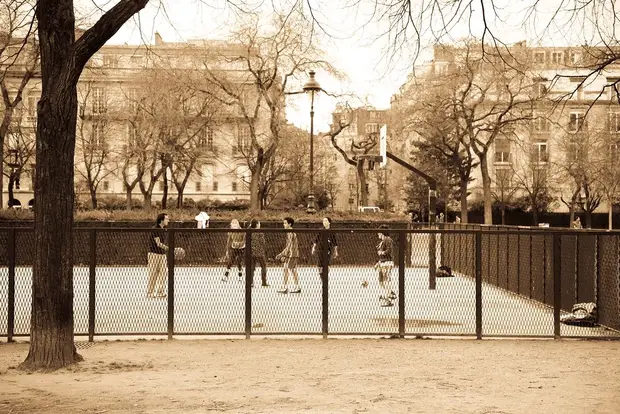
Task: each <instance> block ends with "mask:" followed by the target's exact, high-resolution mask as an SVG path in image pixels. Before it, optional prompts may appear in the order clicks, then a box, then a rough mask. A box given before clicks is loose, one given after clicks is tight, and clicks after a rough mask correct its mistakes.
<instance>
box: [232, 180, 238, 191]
mask: <svg viewBox="0 0 620 414" xmlns="http://www.w3.org/2000/svg"><path fill="white" fill-rule="evenodd" d="M232 191H233V193H236V192H237V182H236V181H233V182H232Z"/></svg>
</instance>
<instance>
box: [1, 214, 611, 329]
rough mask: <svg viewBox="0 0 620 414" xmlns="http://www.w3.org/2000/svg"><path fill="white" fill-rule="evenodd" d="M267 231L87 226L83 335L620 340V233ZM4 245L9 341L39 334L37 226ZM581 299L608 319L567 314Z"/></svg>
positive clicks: (82, 233)
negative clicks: (34, 323) (35, 328)
mask: <svg viewBox="0 0 620 414" xmlns="http://www.w3.org/2000/svg"><path fill="white" fill-rule="evenodd" d="M265 227H266V228H262V229H239V230H231V229H224V228H209V229H200V230H199V229H187V228H170V229H168V230H167V231H165V232H164V233H159V234H155V233H153V231H154V229H144V228H127V229H119V228H96V229H95V228H76V229H75V231H74V243H75V245H74V264H75V267H74V277H73V280H74V282H73V284H74V304H73V310H74V315H73V316H74V321H75V333H76V335H88V336H89V338H90V339H93V338H94V337H95V336H97V335H168V336H169V337H172V336H173V335H220V334H227V335H245V336H249V335H273V334H313V335H314V334H316V335H324V336H326V335H345V334H346V335H394V336H421V335H436V336H441V335H446V336H476V337H482V336H499V337H501V336H523V337H560V336H562V337H618V336H620V334H619V332H618V331H620V315H619V312H620V286H619V283H620V242H619V240H620V233H615V232H604V233H603V232H589V231H554V230H550V229H549V230H540V229H532V228H514V227H502V226H495V227H489V226H480V225H448V224H446V225H443V227H442V228H441V229H432V230H429V228H428V227H418V228H416V229H402V228H401V229H394V228H391V229H384V228H382V229H376V228H374V229H371V228H366V229H360V228H348V229H344V228H336V229H332V230H323V229H321V230H318V229H300V228H295V229H294V230H285V229H282V228H281V226H280V228H276V226H275V225H274V226H265ZM154 237H161V238H162V240H160V241H161V242H162V243H163V244H164V245H166V246H167V248H169V249H168V250H167V251H166V250H161V251H159V250H158V249H157V247H154V246H156V243H155V244H154V241H153V240H154ZM0 246H4V247H5V248H2V247H0V314H1V315H3V316H2V318H0V336H3V337H7V338H8V339H9V340H10V339H12V338H13V337H14V336H27V335H28V334H29V332H30V313H31V303H32V291H31V289H32V277H33V275H32V266H33V259H34V249H33V247H34V231H33V230H32V229H28V228H5V229H1V230H0ZM179 248H181V249H183V251H184V255H183V254H182V253H181V252H179ZM581 302H593V303H595V304H596V305H597V308H598V324H597V325H596V326H593V327H585V326H572V325H567V324H564V323H560V318H561V317H562V316H563V315H567V314H568V313H569V312H571V310H572V306H573V305H574V304H576V303H581ZM5 315H6V317H5Z"/></svg>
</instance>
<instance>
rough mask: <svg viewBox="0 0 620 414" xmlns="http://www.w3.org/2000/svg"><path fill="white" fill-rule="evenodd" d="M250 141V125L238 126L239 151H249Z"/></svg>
mask: <svg viewBox="0 0 620 414" xmlns="http://www.w3.org/2000/svg"><path fill="white" fill-rule="evenodd" d="M250 142H251V137H250V127H249V126H248V125H239V127H238V128H237V151H240V152H246V151H248V150H249V149H250ZM237 151H234V152H237Z"/></svg>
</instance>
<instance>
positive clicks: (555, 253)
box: [553, 233, 562, 339]
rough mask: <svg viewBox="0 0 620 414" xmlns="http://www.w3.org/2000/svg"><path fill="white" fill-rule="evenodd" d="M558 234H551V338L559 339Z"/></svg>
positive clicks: (559, 271)
mask: <svg viewBox="0 0 620 414" xmlns="http://www.w3.org/2000/svg"><path fill="white" fill-rule="evenodd" d="M560 243H561V238H560V234H559V233H554V234H553V336H554V337H555V339H560V337H561V332H560V309H561V308H562V285H561V280H562V268H561V265H562V249H561V245H560Z"/></svg>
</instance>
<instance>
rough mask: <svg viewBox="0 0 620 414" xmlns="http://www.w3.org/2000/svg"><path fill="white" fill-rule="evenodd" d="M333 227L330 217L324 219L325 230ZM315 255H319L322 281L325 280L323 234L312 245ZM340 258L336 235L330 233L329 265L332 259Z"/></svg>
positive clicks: (328, 241) (328, 242)
mask: <svg viewBox="0 0 620 414" xmlns="http://www.w3.org/2000/svg"><path fill="white" fill-rule="evenodd" d="M331 225H332V219H331V218H329V217H323V227H324V228H325V230H329V229H330V228H331ZM311 253H312V254H313V255H314V254H315V253H316V254H317V266H318V268H319V275H320V276H321V280H323V279H324V275H323V240H322V237H321V234H320V233H319V234H318V235H317V236H316V239H315V240H314V243H312V252H311ZM336 257H338V241H337V240H336V235H335V234H334V233H329V235H328V236H327V265H328V266H329V264H330V263H331V259H332V258H334V259H335V258H336Z"/></svg>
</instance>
